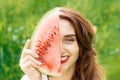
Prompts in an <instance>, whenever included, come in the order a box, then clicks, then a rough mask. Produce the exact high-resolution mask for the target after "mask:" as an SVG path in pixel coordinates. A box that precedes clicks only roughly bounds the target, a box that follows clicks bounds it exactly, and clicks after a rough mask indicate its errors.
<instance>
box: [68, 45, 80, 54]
mask: <svg viewBox="0 0 120 80" xmlns="http://www.w3.org/2000/svg"><path fill="white" fill-rule="evenodd" d="M67 49H68V50H69V51H70V53H71V54H72V55H76V56H78V55H79V48H78V45H77V44H74V45H69V46H68V47H67Z"/></svg>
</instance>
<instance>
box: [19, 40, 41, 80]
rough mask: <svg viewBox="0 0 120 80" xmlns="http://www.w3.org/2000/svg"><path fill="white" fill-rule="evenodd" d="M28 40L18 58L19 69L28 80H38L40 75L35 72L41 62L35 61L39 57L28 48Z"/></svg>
mask: <svg viewBox="0 0 120 80" xmlns="http://www.w3.org/2000/svg"><path fill="white" fill-rule="evenodd" d="M30 43H31V42H30V40H27V42H26V44H25V46H24V48H23V51H22V54H21V58H20V67H21V69H22V70H23V72H24V73H25V74H26V75H27V76H28V77H29V79H30V80H40V79H41V73H40V72H39V71H38V70H37V69H38V68H39V67H40V65H41V62H40V61H38V60H37V58H38V57H39V56H38V55H37V54H35V53H34V52H33V51H32V50H31V49H29V47H30Z"/></svg>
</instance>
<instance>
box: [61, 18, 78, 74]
mask: <svg viewBox="0 0 120 80" xmlns="http://www.w3.org/2000/svg"><path fill="white" fill-rule="evenodd" d="M59 26H60V41H61V63H62V71H63V72H64V71H67V70H69V69H74V68H75V65H76V61H77V59H78V56H79V48H78V44H77V40H76V36H75V31H74V28H73V26H72V25H71V23H70V22H69V21H67V20H64V19H60V22H59Z"/></svg>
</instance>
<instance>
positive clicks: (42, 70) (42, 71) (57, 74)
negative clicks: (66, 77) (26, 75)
mask: <svg viewBox="0 0 120 80" xmlns="http://www.w3.org/2000/svg"><path fill="white" fill-rule="evenodd" d="M38 71H40V72H41V73H42V74H45V75H49V76H53V77H58V76H60V75H61V73H51V72H48V71H47V70H45V69H43V68H39V69H38Z"/></svg>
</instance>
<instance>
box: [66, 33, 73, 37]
mask: <svg viewBox="0 0 120 80" xmlns="http://www.w3.org/2000/svg"><path fill="white" fill-rule="evenodd" d="M69 36H75V34H67V35H65V36H64V37H69Z"/></svg>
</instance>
